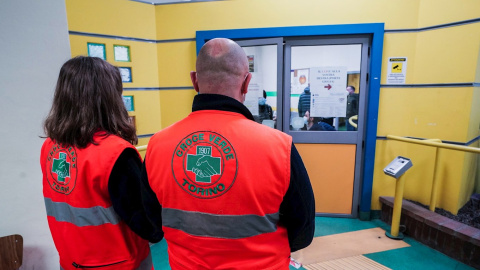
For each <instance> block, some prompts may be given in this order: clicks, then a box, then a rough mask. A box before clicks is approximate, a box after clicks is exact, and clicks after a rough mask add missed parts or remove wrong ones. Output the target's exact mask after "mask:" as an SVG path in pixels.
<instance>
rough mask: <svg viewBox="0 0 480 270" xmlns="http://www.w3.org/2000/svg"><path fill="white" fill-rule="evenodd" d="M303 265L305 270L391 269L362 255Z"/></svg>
mask: <svg viewBox="0 0 480 270" xmlns="http://www.w3.org/2000/svg"><path fill="white" fill-rule="evenodd" d="M303 267H304V268H305V269H307V270H337V269H338V270H350V269H351V270H361V269H365V270H375V269H379V270H391V268H388V267H385V266H383V265H381V264H379V263H377V262H376V261H374V260H370V259H369V258H367V257H365V256H362V255H359V256H354V257H348V258H342V259H336V260H331V261H325V262H319V263H313V264H309V265H303Z"/></svg>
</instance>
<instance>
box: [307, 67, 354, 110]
mask: <svg viewBox="0 0 480 270" xmlns="http://www.w3.org/2000/svg"><path fill="white" fill-rule="evenodd" d="M346 88H347V67H345V66H338V67H312V68H310V91H311V96H310V110H311V112H310V115H311V116H312V117H345V116H346V111H347V94H348V92H347V91H346Z"/></svg>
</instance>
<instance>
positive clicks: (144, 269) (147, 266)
mask: <svg viewBox="0 0 480 270" xmlns="http://www.w3.org/2000/svg"><path fill="white" fill-rule="evenodd" d="M152 268H153V261H152V253H151V252H149V253H148V256H147V257H146V258H145V259H144V260H143V261H142V262H141V263H140V265H139V266H138V267H137V268H135V270H152ZM60 270H65V269H63V267H62V266H60Z"/></svg>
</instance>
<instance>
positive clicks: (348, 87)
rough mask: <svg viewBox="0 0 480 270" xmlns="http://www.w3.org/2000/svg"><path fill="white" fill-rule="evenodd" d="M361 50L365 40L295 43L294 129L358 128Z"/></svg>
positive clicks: (293, 54)
mask: <svg viewBox="0 0 480 270" xmlns="http://www.w3.org/2000/svg"><path fill="white" fill-rule="evenodd" d="M361 53H362V44H348V45H316V46H292V47H291V70H290V74H289V76H290V84H291V85H290V130H291V131H355V130H356V128H355V127H354V125H351V124H350V122H349V120H350V119H352V121H354V123H355V119H357V118H358V112H359V99H360V95H359V93H360V91H361V89H360V64H361ZM286 75H287V74H286ZM287 76H288V75H287Z"/></svg>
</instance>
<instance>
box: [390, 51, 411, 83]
mask: <svg viewBox="0 0 480 270" xmlns="http://www.w3.org/2000/svg"><path fill="white" fill-rule="evenodd" d="M406 76H407V57H390V58H388V66H387V84H405V78H406Z"/></svg>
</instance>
